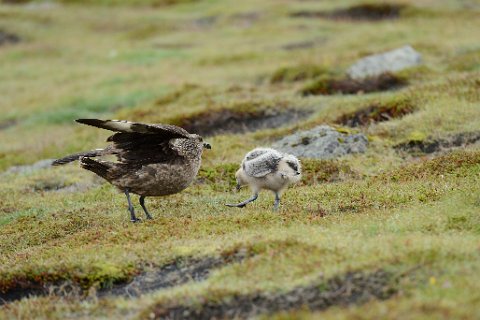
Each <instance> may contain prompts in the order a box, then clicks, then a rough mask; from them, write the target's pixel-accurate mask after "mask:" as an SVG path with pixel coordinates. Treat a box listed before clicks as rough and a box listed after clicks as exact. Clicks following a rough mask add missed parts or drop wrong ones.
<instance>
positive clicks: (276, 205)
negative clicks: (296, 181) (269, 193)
mask: <svg viewBox="0 0 480 320" xmlns="http://www.w3.org/2000/svg"><path fill="white" fill-rule="evenodd" d="M279 205H280V195H279V194H278V192H275V202H274V204H273V211H277V210H278V206H279Z"/></svg>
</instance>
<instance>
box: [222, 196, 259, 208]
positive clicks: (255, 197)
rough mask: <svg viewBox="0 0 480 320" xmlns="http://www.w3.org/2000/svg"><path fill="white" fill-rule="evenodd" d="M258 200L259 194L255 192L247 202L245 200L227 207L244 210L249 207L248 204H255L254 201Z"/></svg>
mask: <svg viewBox="0 0 480 320" xmlns="http://www.w3.org/2000/svg"><path fill="white" fill-rule="evenodd" d="M257 198H258V192H255V193H254V194H253V196H252V197H251V198H250V199H247V200H245V201H243V202H240V203H238V204H226V206H227V207H237V208H243V207H245V206H246V205H247V203H250V202H253V201H255V200H257Z"/></svg>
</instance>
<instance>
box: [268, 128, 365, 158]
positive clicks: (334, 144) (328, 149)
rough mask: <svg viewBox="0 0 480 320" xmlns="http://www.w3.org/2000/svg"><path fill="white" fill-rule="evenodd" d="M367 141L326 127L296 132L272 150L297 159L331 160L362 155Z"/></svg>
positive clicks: (276, 143)
mask: <svg viewBox="0 0 480 320" xmlns="http://www.w3.org/2000/svg"><path fill="white" fill-rule="evenodd" d="M367 146H368V139H367V137H366V136H365V135H364V134H361V133H359V134H350V135H349V134H345V133H341V132H338V131H337V130H335V129H334V128H332V127H330V126H326V125H322V126H318V127H315V128H313V129H311V130H308V131H300V132H296V133H294V134H292V135H290V136H286V137H284V138H283V139H281V140H279V141H277V142H275V143H274V144H273V145H272V148H274V149H277V150H279V151H281V152H286V153H290V154H293V155H295V156H297V157H304V158H316V159H332V158H338V157H341V156H344V155H347V154H350V153H363V152H365V150H366V149H367Z"/></svg>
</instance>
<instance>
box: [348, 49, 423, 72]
mask: <svg viewBox="0 0 480 320" xmlns="http://www.w3.org/2000/svg"><path fill="white" fill-rule="evenodd" d="M421 63H422V55H421V54H420V53H418V52H417V51H415V49H413V48H412V47H411V46H404V47H401V48H398V49H395V50H392V51H387V52H384V53H380V54H374V55H371V56H367V57H365V58H362V59H360V60H358V61H357V62H356V63H355V64H353V65H352V66H351V67H350V68H349V69H348V70H347V74H348V76H349V77H350V78H352V79H361V78H365V77H371V76H378V75H380V74H382V73H385V72H394V71H400V70H403V69H407V68H410V67H414V66H417V65H419V64H421Z"/></svg>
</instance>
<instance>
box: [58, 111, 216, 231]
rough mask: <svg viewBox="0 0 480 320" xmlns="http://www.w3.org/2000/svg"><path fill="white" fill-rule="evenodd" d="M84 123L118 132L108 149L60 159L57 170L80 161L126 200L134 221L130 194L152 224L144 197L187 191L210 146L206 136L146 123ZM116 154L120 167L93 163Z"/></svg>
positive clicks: (178, 128) (90, 120)
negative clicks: (118, 190) (115, 188)
mask: <svg viewBox="0 0 480 320" xmlns="http://www.w3.org/2000/svg"><path fill="white" fill-rule="evenodd" d="M76 121H77V122H79V123H83V124H87V125H90V126H94V127H98V128H102V129H107V130H110V131H115V132H116V133H115V134H113V135H112V136H110V137H109V138H108V139H107V142H111V144H109V145H108V146H107V147H106V148H104V149H96V150H92V151H86V152H79V153H76V154H72V155H69V156H66V157H64V158H61V159H58V160H56V161H54V162H53V165H54V166H57V165H63V164H66V163H69V162H72V161H75V160H80V166H81V167H82V168H84V169H87V170H90V171H92V172H94V173H96V174H97V175H99V176H100V177H102V178H104V179H105V180H107V181H108V182H110V183H111V184H113V185H114V186H116V187H117V188H118V189H120V190H121V191H123V192H124V193H125V195H126V196H127V201H128V210H129V211H130V218H131V221H132V222H137V221H139V219H138V218H137V217H136V216H135V210H134V208H133V205H132V202H131V201H130V193H135V194H138V195H140V205H141V206H142V208H143V210H144V211H145V215H146V217H147V219H152V216H151V215H150V213H149V212H148V210H147V208H146V207H145V197H150V196H166V195H170V194H174V193H177V192H180V191H182V190H183V189H185V188H186V187H188V186H189V185H190V184H191V183H192V181H193V179H194V178H195V176H196V175H197V173H198V169H199V168H200V164H201V160H202V152H203V149H204V148H206V149H210V148H211V147H210V144H208V143H205V142H203V139H202V137H201V136H199V135H197V134H190V133H188V132H187V131H186V130H185V129H182V128H180V127H177V126H174V125H168V124H146V123H137V122H129V121H124V120H98V119H78V120H76ZM106 155H115V156H116V157H117V162H109V161H101V160H93V159H91V158H93V157H99V156H106Z"/></svg>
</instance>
